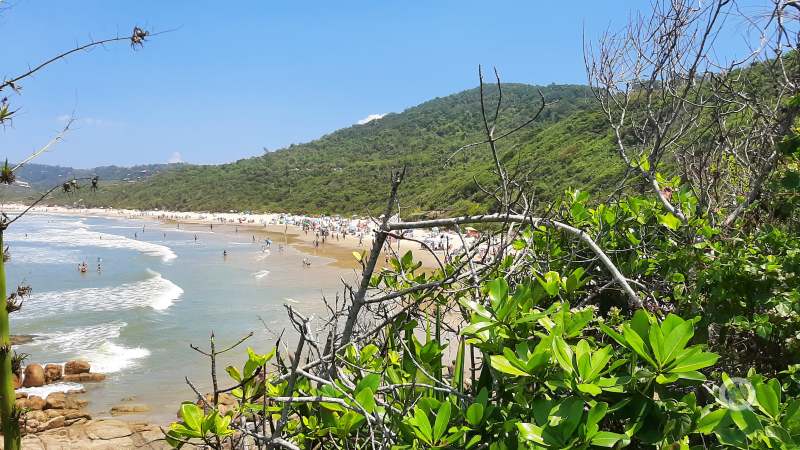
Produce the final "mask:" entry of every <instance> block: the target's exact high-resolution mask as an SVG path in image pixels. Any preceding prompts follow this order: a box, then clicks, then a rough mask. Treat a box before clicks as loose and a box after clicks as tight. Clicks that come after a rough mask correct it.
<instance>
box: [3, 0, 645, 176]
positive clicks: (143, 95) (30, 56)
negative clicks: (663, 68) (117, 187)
mask: <svg viewBox="0 0 800 450" xmlns="http://www.w3.org/2000/svg"><path fill="white" fill-rule="evenodd" d="M7 3H8V2H7ZM647 3H648V2H643V1H632V0H631V1H578V2H535V1H517V2H512V1H499V0H498V1H492V2H473V1H446V0H436V1H402V2H401V1H377V0H372V1H348V0H339V1H324V2H323V1H320V2H312V1H302V2H301V1H293V2H273V1H249V2H210V1H206V2H189V1H146V0H137V1H135V2H117V1H108V0H106V1H100V0H97V1H75V2H62V1H43V0H12V1H11V3H10V4H11V8H9V9H6V10H4V11H3V12H1V13H0V30H2V35H3V41H4V45H3V46H2V48H0V61H2V62H3V63H2V69H1V70H2V73H0V76H5V77H8V76H13V75H15V74H17V73H19V72H21V71H24V70H25V69H26V67H27V66H28V65H29V64H31V65H33V64H35V63H37V62H39V61H41V60H43V59H45V58H46V57H48V56H51V55H53V54H55V53H57V52H58V51H60V50H64V49H67V48H69V47H70V46H74V45H75V44H76V43H82V42H85V41H87V40H88V39H89V38H91V37H94V38H103V37H107V36H110V35H115V34H117V33H119V34H128V33H129V32H130V30H131V29H132V28H133V26H134V25H139V26H143V27H146V28H147V29H149V30H153V31H163V30H167V29H172V28H178V29H177V30H176V31H174V32H171V33H167V34H163V35H160V36H157V37H154V38H153V39H152V40H151V41H150V42H148V43H147V44H146V45H145V48H143V49H141V50H136V51H133V50H131V49H130V47H129V46H128V45H127V44H120V45H111V46H108V47H107V48H104V49H97V50H94V51H92V52H89V53H82V54H78V55H74V56H73V57H71V58H70V59H69V60H68V61H64V62H59V63H57V64H55V65H53V66H51V67H49V68H48V69H46V70H45V71H44V72H41V74H39V75H37V76H36V77H35V78H32V79H28V80H27V81H25V82H24V84H23V87H24V89H23V94H22V95H21V96H13V95H12V96H10V100H11V101H12V102H13V105H14V106H16V107H20V108H21V110H20V112H19V113H18V117H17V118H16V120H15V121H14V123H13V126H11V127H7V128H6V129H5V130H0V136H2V137H0V139H2V140H1V141H0V142H2V143H3V150H4V152H5V155H7V156H8V158H9V159H10V160H12V161H13V160H17V159H19V158H21V157H23V156H25V155H27V154H28V153H30V152H31V151H32V150H34V149H36V148H37V147H38V146H41V145H42V144H43V143H45V142H46V141H47V140H48V139H49V138H50V137H51V136H52V135H54V134H55V133H56V132H57V131H58V130H59V127H60V126H61V123H60V121H61V120H63V117H64V116H65V115H68V114H70V113H71V112H72V111H73V110H74V111H75V115H76V117H77V118H78V121H77V123H76V125H75V127H74V130H73V131H72V132H71V133H70V134H69V135H68V137H67V139H66V141H65V142H64V143H62V144H61V145H59V146H58V148H57V149H56V150H54V151H52V152H49V153H48V154H46V155H45V156H43V157H42V158H41V159H40V160H39V162H42V163H48V164H61V165H71V166H75V167H92V166H96V165H101V164H103V165H104V164H118V165H130V164H135V163H149V162H167V161H169V160H171V159H173V160H175V159H178V158H180V159H181V160H184V161H187V162H192V163H203V164H206V163H219V162H228V161H234V160H237V159H240V158H245V157H249V156H253V155H258V154H260V153H261V152H262V148H263V147H267V148H269V149H277V148H281V147H284V146H286V145H288V144H291V143H299V142H305V141H309V140H313V139H315V138H317V137H319V136H321V135H324V134H326V133H329V132H331V131H334V130H336V129H339V128H342V127H347V126H349V125H351V124H353V123H356V122H357V121H359V120H360V119H363V118H365V117H367V116H369V115H370V114H381V113H386V112H399V111H402V110H403V109H405V108H408V107H410V106H414V105H416V104H419V103H421V102H423V101H426V100H429V99H431V98H434V97H437V96H445V95H448V94H451V93H455V92H458V91H461V90H464V89H468V88H471V87H474V86H476V84H477V76H476V68H477V65H478V64H484V65H486V66H497V67H498V69H499V71H500V73H501V76H502V78H503V81H508V82H523V83H531V84H549V83H584V82H585V74H584V70H583V56H582V43H581V32H582V29H583V27H584V26H585V28H586V31H587V34H588V35H589V36H596V35H597V34H598V33H599V32H601V31H602V30H604V29H605V28H607V27H608V26H612V27H621V26H622V25H623V24H624V22H625V21H626V19H627V16H628V14H629V12H630V11H631V10H632V9H634V8H636V7H639V6H646V5H647Z"/></svg>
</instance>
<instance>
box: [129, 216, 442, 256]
mask: <svg viewBox="0 0 800 450" xmlns="http://www.w3.org/2000/svg"><path fill="white" fill-rule="evenodd" d="M131 219H137V217H135V216H132V217H131ZM162 222H163V223H171V224H176V226H177V225H178V224H180V227H181V228H182V229H184V230H198V231H210V230H212V228H211V226H210V225H211V224H210V223H208V222H205V221H186V220H182V221H176V220H172V219H165V220H162ZM213 225H214V226H213V231H214V232H220V233H234V234H237V235H241V234H244V235H247V234H251V235H253V236H255V238H256V240H261V241H263V240H264V239H265V238H269V239H271V240H272V245H273V246H276V245H290V246H292V247H294V248H296V249H297V250H299V251H301V252H303V253H307V254H309V255H313V256H320V257H324V258H330V259H333V260H334V262H333V263H332V265H334V266H335V267H340V268H344V269H360V267H361V265H360V264H359V262H358V260H356V258H355V256H354V255H353V252H359V253H362V252H363V253H364V255H365V256H366V255H367V254H368V253H369V251H370V249H371V248H372V238H371V237H369V238H368V237H365V238H364V240H363V241H362V243H361V245H359V243H358V237H356V236H350V235H348V236H347V237H345V238H344V239H342V238H339V239H338V240H337V239H336V238H331V237H328V238H326V239H325V242H324V243H323V242H322V241H321V240H320V243H319V246H318V247H315V246H314V241H315V240H316V236H315V234H314V232H312V231H309V232H308V233H305V232H303V230H302V228H300V227H297V226H294V225H256V224H250V223H243V224H239V225H237V224H232V223H214V224H213ZM237 230H238V231H237ZM392 249H393V250H394V251H395V252H396V253H398V254H399V255H400V256H402V255H403V254H404V253H405V252H407V251H408V250H411V251H412V253H413V255H414V259H415V260H417V261H421V262H422V267H423V268H425V269H436V268H438V267H439V263H438V262H437V261H436V258H435V257H434V256H433V255H431V253H430V252H428V251H427V250H425V249H422V248H420V245H419V244H417V243H416V242H411V241H399V242H398V241H396V240H395V241H394V242H392ZM436 253H437V255H436V256H437V257H438V258H439V259H440V260H441V261H444V252H436ZM385 262H386V258H385V256H384V257H382V258H380V259H379V260H378V268H381V267H383V266H384V264H385Z"/></svg>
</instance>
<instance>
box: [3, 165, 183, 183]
mask: <svg viewBox="0 0 800 450" xmlns="http://www.w3.org/2000/svg"><path fill="white" fill-rule="evenodd" d="M180 166H182V164H144V165H139V166H132V167H122V166H100V167H95V168H92V169H75V168H73V167H62V166H50V165H46V164H32V163H30V164H25V165H24V166H22V167H20V168H19V170H18V172H17V177H18V178H19V180H20V181H24V182H25V183H28V184H30V185H31V187H32V188H34V189H48V188H51V187H53V186H55V185H57V184H60V183H63V182H64V181H67V180H69V179H72V178H84V177H93V176H95V175H96V176H98V177H100V178H101V179H103V180H106V181H141V180H144V179H145V178H147V177H150V176H152V175H155V174H157V173H160V172H163V171H165V170H169V169H172V168H177V167H180Z"/></svg>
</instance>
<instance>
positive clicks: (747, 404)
mask: <svg viewBox="0 0 800 450" xmlns="http://www.w3.org/2000/svg"><path fill="white" fill-rule="evenodd" d="M674 200H675V201H676V202H678V204H680V205H681V206H682V207H684V208H683V209H684V210H686V211H691V210H692V208H691V207H690V206H691V204H692V202H693V201H694V199H693V197H692V195H691V193H690V192H689V191H686V190H681V189H679V186H676V192H675V194H674ZM553 209H554V211H555V213H556V214H558V215H559V219H560V220H561V221H564V222H567V223H569V224H571V225H573V226H576V227H580V228H581V229H583V230H586V231H587V233H588V234H589V235H591V236H596V237H597V242H598V244H599V245H601V246H602V247H603V248H604V249H605V250H606V252H607V253H608V254H609V255H611V256H610V257H611V258H612V259H613V261H614V263H615V264H616V265H617V266H618V267H619V268H620V270H621V271H622V272H623V273H625V274H627V276H628V277H629V278H630V279H631V280H635V281H636V282H637V283H639V284H641V285H647V286H650V287H652V289H651V290H650V292H649V294H648V298H647V300H646V301H645V306H646V308H645V309H639V310H636V311H635V312H633V311H632V312H631V313H630V314H629V313H627V312H626V311H628V306H627V300H626V298H625V296H624V295H622V294H621V293H620V292H619V291H617V290H616V289H608V288H607V285H606V284H605V280H604V279H603V274H602V273H601V272H602V271H601V270H600V269H599V267H598V264H597V262H596V261H595V260H594V258H592V255H591V254H590V253H589V252H587V251H586V250H585V249H583V248H582V247H580V246H579V245H576V244H575V242H574V240H573V239H571V238H570V237H569V236H567V235H565V234H564V233H562V232H559V231H554V230H553V229H551V228H547V227H545V226H540V227H534V228H530V227H529V228H527V229H524V230H522V231H521V232H520V233H519V234H518V235H517V237H516V238H515V239H514V240H513V241H512V242H510V244H509V245H510V247H511V248H513V249H514V250H513V252H510V253H509V255H508V256H507V257H505V258H504V259H503V260H502V261H501V262H500V264H499V265H497V266H495V267H493V268H492V272H491V273H489V274H483V277H482V280H483V281H481V282H480V284H479V292H475V291H474V290H473V289H472V288H471V287H470V285H469V284H468V283H465V282H464V280H463V279H458V278H453V275H454V274H456V273H458V268H463V267H464V265H463V264H462V263H464V262H465V261H462V260H461V259H460V258H459V257H456V258H455V259H454V260H453V261H452V262H451V263H450V264H449V265H447V266H445V267H444V269H443V270H439V271H436V272H434V273H432V274H431V273H426V272H424V271H421V270H420V269H419V265H418V264H415V263H414V262H413V258H412V256H411V254H410V253H408V254H406V255H404V256H403V257H398V258H395V259H393V260H392V261H390V262H391V264H390V266H389V267H387V268H385V269H384V270H383V271H381V272H379V273H377V274H375V275H374V276H373V278H372V281H371V284H372V287H373V288H375V289H378V290H381V291H385V292H397V291H402V290H404V289H407V288H409V287H411V286H415V285H421V284H425V283H430V282H431V281H435V280H443V279H452V280H453V281H451V282H449V283H448V284H447V287H446V289H443V290H441V291H435V292H430V291H420V292H415V293H412V294H409V295H408V296H406V298H405V301H404V302H402V304H401V306H402V307H408V306H409V305H414V306H417V308H415V309H410V310H409V311H414V312H413V313H412V312H407V313H406V312H402V311H401V312H400V313H399V314H397V315H395V316H393V319H392V320H391V322H390V323H389V324H388V325H387V326H386V327H385V328H383V329H382V330H381V331H380V333H379V334H378V335H377V337H376V338H375V339H370V341H372V342H373V343H369V344H366V341H362V342H361V343H358V342H357V343H353V344H351V345H349V346H347V347H346V348H344V349H341V351H340V352H339V353H340V355H341V358H342V361H341V362H340V363H338V364H337V365H336V367H337V368H338V370H337V371H336V372H335V373H333V374H331V373H328V371H327V370H326V369H325V367H328V366H327V365H325V364H321V365H319V366H313V367H314V368H315V370H312V369H308V370H309V371H312V372H313V373H310V372H306V371H303V372H300V374H299V375H298V376H297V377H295V378H296V379H295V383H294V385H293V386H292V387H291V389H290V380H291V379H292V378H293V377H292V376H291V374H292V373H293V370H292V367H291V365H290V364H286V363H283V362H281V361H279V362H278V363H276V364H275V365H274V366H270V365H268V364H269V363H268V360H269V359H270V358H272V357H273V354H270V355H258V354H256V353H253V352H252V351H251V352H250V357H249V359H248V361H247V363H246V365H245V366H244V368H243V369H242V370H238V369H235V368H228V373H229V374H230V375H231V377H232V382H233V383H234V384H241V387H240V388H238V389H236V390H235V391H234V394H235V395H236V396H237V397H238V398H239V399H240V401H241V405H240V407H239V408H238V409H236V410H234V411H229V412H228V413H227V416H226V417H227V418H221V417H220V416H219V413H218V412H215V410H214V409H213V408H207V409H206V411H205V412H204V411H203V409H202V408H198V407H197V406H189V405H187V406H185V408H186V412H185V413H184V418H183V421H182V422H181V423H176V424H174V425H173V427H172V429H171V431H170V436H171V439H173V441H172V442H173V443H175V444H176V446H179V445H180V444H181V441H184V440H191V439H190V438H194V439H195V442H196V440H197V439H200V440H208V442H212V443H213V441H214V440H215V439H216V437H217V436H228V437H229V438H230V439H233V438H234V436H239V437H242V438H244V437H245V436H248V435H249V437H250V438H251V439H254V440H256V441H258V439H263V438H265V437H266V436H269V435H270V433H271V432H272V431H274V430H275V428H274V427H275V426H276V425H277V424H278V423H280V421H281V420H284V421H285V426H284V427H283V428H281V429H280V430H279V431H281V435H282V436H287V437H288V438H289V439H291V441H292V442H293V444H290V445H297V446H298V448H371V446H372V443H373V442H377V443H381V444H380V445H377V444H376V445H377V446H382V445H383V443H386V442H391V443H392V445H391V447H392V448H396V449H417V448H449V449H461V448H488V449H493V450H502V449H526V448H527V449H559V448H576V449H578V448H600V447H614V448H621V447H628V448H653V447H655V448H687V449H688V448H742V449H744V448H748V449H760V448H764V449H767V448H785V449H791V448H797V447H798V446H800V398H798V394H800V389H798V383H797V380H798V379H800V376H799V375H798V374H800V370H798V367H800V366H796V365H793V363H797V362H798V357H799V356H800V353H798V349H797V346H796V345H794V343H795V342H796V340H797V335H798V332H800V326H799V325H798V321H797V320H796V318H797V315H798V314H800V297H798V287H799V286H800V277H798V270H799V269H800V264H798V262H799V261H800V259H798V258H800V242H799V241H798V239H797V237H796V234H795V232H794V231H792V226H788V225H787V226H777V225H771V226H763V227H756V228H750V227H747V226H746V225H743V226H742V227H740V228H739V229H736V230H733V232H730V231H729V232H728V233H727V234H726V235H725V236H724V237H723V235H722V233H721V232H720V230H719V229H718V228H716V227H715V226H713V224H712V223H710V221H709V220H708V219H707V218H703V217H690V218H689V220H688V223H686V224H683V223H681V222H680V221H677V220H675V218H674V217H672V216H671V215H670V214H669V213H667V212H665V211H664V210H663V208H662V207H661V205H660V204H658V203H657V202H656V201H655V200H649V199H643V198H639V197H627V198H624V199H621V200H620V201H618V202H616V203H615V204H613V205H599V206H596V207H591V206H590V205H589V203H588V198H587V196H586V195H585V194H582V193H580V192H568V193H567V194H566V195H565V197H564V200H563V201H562V202H561V203H560V204H558V205H556V206H555V207H554V208H553ZM773 222H774V221H773ZM401 306H398V308H400V307H401ZM445 311H449V313H445ZM454 317H455V319H454ZM453 327H455V332H456V333H457V334H453V329H452V328H453ZM737 337H738V338H737ZM742 341H745V342H746V343H747V348H746V349H744V350H746V351H744V350H743V349H742V348H741V347H740V344H741V342H742ZM448 342H449V343H448ZM448 347H450V348H448ZM764 349H770V351H777V352H779V353H777V354H774V355H772V354H770V353H769V352H765V351H764ZM720 355H722V356H723V358H720ZM453 359H454V362H453V363H452V365H449V364H448V363H449V361H450V360H453ZM309 362H313V359H312V358H311V357H310V356H307V357H306V359H304V364H305V363H309ZM448 365H449V367H448ZM270 367H275V368H277V371H273V372H272V373H270V374H268V375H266V377H264V376H262V375H260V374H262V373H267V372H268V369H270ZM755 368H758V370H755ZM473 369H474V371H473ZM759 372H761V373H763V375H762V374H759ZM287 402H288V403H287ZM287 404H288V405H289V406H288V408H289V409H288V412H287V411H286V409H285V405H287ZM209 406H210V405H209ZM195 408H197V409H196V410H195ZM261 418H263V419H264V424H265V425H264V428H265V429H263V430H259V429H258V428H256V429H255V430H254V431H252V432H250V433H249V434H248V433H247V432H243V431H242V429H241V428H239V429H234V428H230V427H231V426H232V425H231V424H236V423H239V422H241V421H242V420H245V421H248V422H249V423H256V424H257V423H261V422H260V420H261ZM282 418H283V419H282ZM220 427H222V428H220ZM251 429H252V427H251ZM289 448H291V447H289Z"/></svg>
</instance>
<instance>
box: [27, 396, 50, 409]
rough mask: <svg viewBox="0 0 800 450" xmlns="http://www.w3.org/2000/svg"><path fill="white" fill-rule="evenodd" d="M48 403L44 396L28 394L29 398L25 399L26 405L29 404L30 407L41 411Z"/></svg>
mask: <svg viewBox="0 0 800 450" xmlns="http://www.w3.org/2000/svg"><path fill="white" fill-rule="evenodd" d="M46 405H47V402H45V401H44V399H43V398H42V397H37V396H35V395H31V396H28V398H26V399H25V406H27V408H28V409H33V410H36V411H41V410H43V409H44V407H45V406H46Z"/></svg>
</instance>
